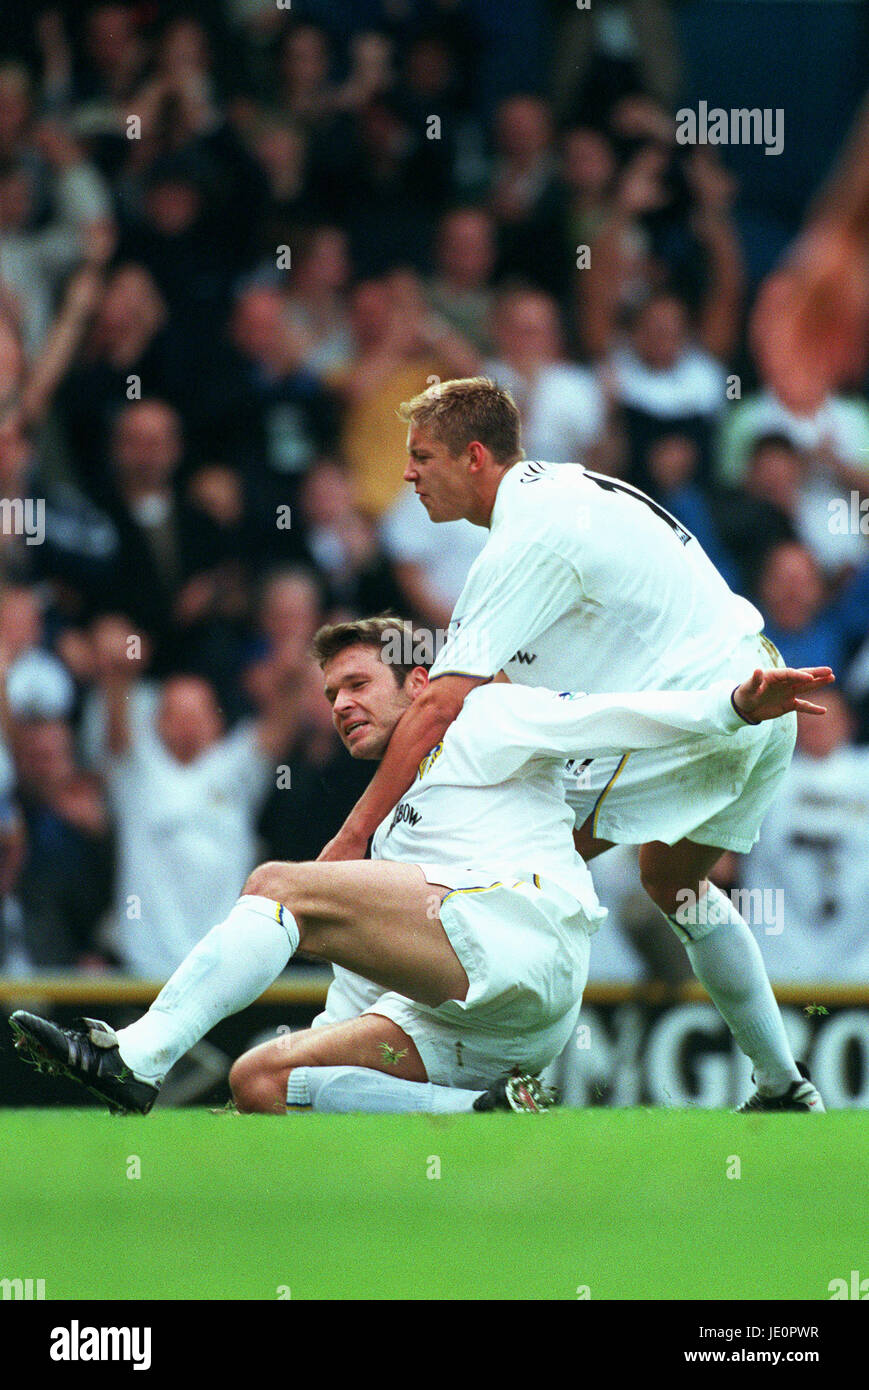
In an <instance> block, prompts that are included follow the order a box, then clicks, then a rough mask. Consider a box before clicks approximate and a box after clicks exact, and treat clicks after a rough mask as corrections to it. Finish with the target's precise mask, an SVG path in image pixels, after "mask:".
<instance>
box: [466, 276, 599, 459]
mask: <svg viewBox="0 0 869 1390" xmlns="http://www.w3.org/2000/svg"><path fill="white" fill-rule="evenodd" d="M492 336H493V338H494V340H495V354H496V355H495V357H494V358H491V359H490V360H489V361H487V362H486V363H485V364H484V368H483V371H484V373H485V375H487V376H489V377H491V378H492V379H493V380H494V381H497V383H498V385H499V386H502V387H504V388H505V390H507V391H509V392H510V394H511V395H512V397H513V399H514V400H515V402H516V404H517V406H518V407H519V412H520V415H521V417H522V436H523V441H524V445H525V453H526V455H527V456H528V458H539V459H547V460H548V461H549V462H550V463H587V464H589V466H593V464H594V460H595V457H596V450H595V446H600V445H602V443H603V436H604V434H605V431H606V426H607V411H606V402H605V398H604V395H603V392H602V390H601V388H600V386H599V385H598V383H597V381H596V380H595V377H594V375H593V374H592V372H590V371H589V370H588V369H587V368H585V367H579V366H576V365H574V364H573V363H571V362H568V361H566V360H565V358H564V356H563V342H562V335H561V325H560V323H559V318H558V307H557V305H556V303H555V301H554V300H553V299H552V298H551V297H550V296H549V295H546V294H543V293H542V292H541V291H539V290H528V289H521V288H512V289H511V288H508V289H505V290H503V291H502V292H501V293H500V294H499V296H498V301H497V305H496V308H495V313H494V316H493V321H492Z"/></svg>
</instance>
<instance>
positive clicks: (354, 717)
mask: <svg viewBox="0 0 869 1390" xmlns="http://www.w3.org/2000/svg"><path fill="white" fill-rule="evenodd" d="M323 675H324V677H325V687H324V694H325V696H326V699H327V700H328V701H329V704H330V705H331V706H332V723H333V724H334V725H335V728H336V729H337V730H338V734H339V736H340V738H341V742H342V743H343V744H344V747H345V748H346V749H347V751H348V753H349V754H350V756H351V757H353V758H382V757H383V754H384V753H385V751H386V745H387V744H388V743H389V740H390V738H391V737H392V731H393V729H394V728H395V726H396V724H397V723H398V721H399V719H400V718H401V716H402V715H403V714H404V711H405V710H406V709H407V707H408V705H409V704H410V703H411V696H410V695H409V694H408V693H407V691H406V690H405V689H404V686H403V685H399V684H398V682H397V681H396V679H395V676H394V674H393V672H392V668H391V667H389V666H387V665H385V664H384V663H383V662H382V661H381V660H380V654H379V652H377V651H376V649H375V648H374V647H365V646H361V645H360V646H356V647H345V649H344V651H343V652H339V653H338V655H337V656H333V657H332V659H331V661H327V662H326V665H325V667H324V668H323Z"/></svg>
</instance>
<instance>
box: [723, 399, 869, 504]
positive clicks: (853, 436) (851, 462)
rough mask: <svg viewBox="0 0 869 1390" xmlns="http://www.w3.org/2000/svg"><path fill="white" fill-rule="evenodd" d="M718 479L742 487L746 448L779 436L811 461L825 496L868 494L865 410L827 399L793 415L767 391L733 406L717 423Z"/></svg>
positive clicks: (857, 403)
mask: <svg viewBox="0 0 869 1390" xmlns="http://www.w3.org/2000/svg"><path fill="white" fill-rule="evenodd" d="M720 424H721V428H720V435H719V440H718V448H717V463H716V473H717V477H718V480H719V481H720V482H722V483H724V484H728V485H730V486H737V485H739V484H740V483H742V482H744V480H745V474H746V469H747V467H748V462H749V459H750V457H751V452H752V449H753V448H754V447H755V445H756V444H757V442H758V440H760V439H762V438H763V437H764V436H765V435H769V434H776V435H784V436H785V437H786V438H787V439H789V440H790V441H791V443H792V444H793V445H794V447H795V448H797V449H799V450H801V451H802V452H803V453H804V454H806V455H811V456H812V457H813V459H814V468H813V472H814V473H815V476H816V478H817V480H818V482H820V483H822V484H825V490H826V492H827V495H828V496H832V495H834V494H841V493H842V491H843V490H844V491H845V492H848V491H850V490H851V489H852V488H853V489H856V490H860V491H863V492H865V491H867V490H869V405H867V404H866V402H865V401H862V400H857V399H851V398H848V397H844V396H827V397H826V398H825V399H824V400H823V401H822V402H821V403H820V405H819V406H818V408H817V410H815V411H814V412H813V413H812V414H808V415H797V414H795V413H794V412H793V411H791V410H789V409H788V408H787V406H785V405H784V404H783V402H782V401H781V400H779V399H778V397H776V396H775V395H774V394H773V393H772V391H770V390H769V389H768V388H765V389H763V390H761V391H760V392H758V393H756V394H755V395H752V396H748V397H747V398H746V399H745V400H744V401H739V402H737V403H735V404H734V405H733V406H732V407H731V409H729V410H728V411H727V413H726V414H725V415H723V416H722V418H721V422H720Z"/></svg>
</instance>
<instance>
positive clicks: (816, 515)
mask: <svg viewBox="0 0 869 1390" xmlns="http://www.w3.org/2000/svg"><path fill="white" fill-rule="evenodd" d="M825 458H826V455H824V454H821V455H819V454H818V453H817V452H815V451H808V452H807V451H804V450H802V449H800V448H799V447H798V446H797V445H796V444H794V442H793V440H792V439H791V438H790V436H789V435H786V434H767V435H761V436H760V437H759V438H758V439H757V440H756V441H755V443H754V445H753V447H752V450H751V453H750V454H749V458H748V466H747V471H746V475H745V483H744V488H745V492H746V493H747V494H748V496H749V497H752V498H758V499H760V500H761V501H763V502H768V503H770V504H771V505H772V506H774V507H777V508H778V510H779V511H780V512H781V513H782V514H783V515H784V516H785V517H787V519H788V521H789V522H790V523H791V526H792V527H793V530H794V533H795V534H796V535H797V536H798V537H799V539H800V540H801V541H802V542H803V544H804V545H805V546H806V547H807V548H808V549H809V550H810V551H811V552H812V554H813V556H814V558H815V560H816V561H817V563H818V564H819V565H820V567H821V569H822V570H823V571H824V573H825V574H826V576H827V577H828V578H829V579H831V580H832V581H834V582H835V581H836V580H837V579H838V578H840V577H841V576H842V575H843V573H846V572H847V571H848V570H849V569H851V568H854V567H859V566H860V565H861V564H865V563H866V561H867V560H869V537H867V534H863V533H861V531H860V529H859V527H856V528H855V527H853V526H852V525H851V524H850V511H851V509H850V505H849V504H850V497H849V495H848V493H845V494H844V498H843V499H842V500H843V505H844V508H845V512H846V513H847V516H848V525H847V526H844V525H843V526H839V525H836V524H835V514H836V504H837V501H838V500H839V499H840V498H842V491H841V489H837V488H836V487H835V486H834V484H833V482H832V476H831V471H828V467H827V466H826V463H825ZM864 487H865V490H866V493H867V495H869V470H867V472H866V481H865V484H864ZM862 495H863V494H862V492H861V493H860V494H859V496H860V497H862ZM867 531H869V527H867Z"/></svg>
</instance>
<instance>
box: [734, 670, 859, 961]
mask: <svg viewBox="0 0 869 1390" xmlns="http://www.w3.org/2000/svg"><path fill="white" fill-rule="evenodd" d="M823 703H824V705H825V706H826V709H827V713H826V716H825V717H824V718H823V719H812V718H810V717H809V716H806V715H799V716H798V722H799V732H798V735H797V748H796V752H795V754H794V759H793V762H792V764H791V766H790V768H789V769H788V772H787V774H786V776H785V779H784V781H783V783H782V785H781V787H780V788H779V791H778V794H777V796H776V799H775V801H774V803H773V805H772V806H771V807H770V810H769V812H768V813H767V817H766V820H765V821H764V826H763V835H762V836H761V838H760V840H759V842H758V843H757V845H755V847H754V849H753V850H752V851H751V853H750V854H749V855H748V856H747V857H746V858H745V859H744V861H743V864H742V885H743V889H744V891H746V892H747V893H749V894H750V895H753V896H754V897H755V899H756V901H757V903H758V905H759V906H760V907H761V908H762V909H763V910H762V911H760V912H757V913H753V914H752V922H753V924H754V931H755V935H756V936H757V941H758V945H759V946H760V949H761V951H762V952H763V957H764V960H765V962H766V967H767V970H768V972H769V975H770V978H771V979H772V980H774V981H775V980H778V981H782V982H784V983H787V982H797V981H811V982H812V983H813V984H821V985H823V984H824V983H825V982H827V981H836V982H846V981H848V982H852V983H854V984H862V983H863V982H864V981H865V979H866V976H867V972H869V937H867V934H866V921H865V910H864V905H865V902H866V894H867V892H869V748H866V747H856V746H855V745H854V741H853V739H854V732H855V719H854V715H853V712H852V711H851V709H850V708H849V706H848V704H847V702H846V700H845V699H844V697H843V696H842V695H841V694H840V693H839V692H838V691H836V690H828V691H826V692H825V694H824V697H823ZM765 905H768V906H771V907H772V909H773V910H772V911H769V910H766V907H765Z"/></svg>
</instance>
